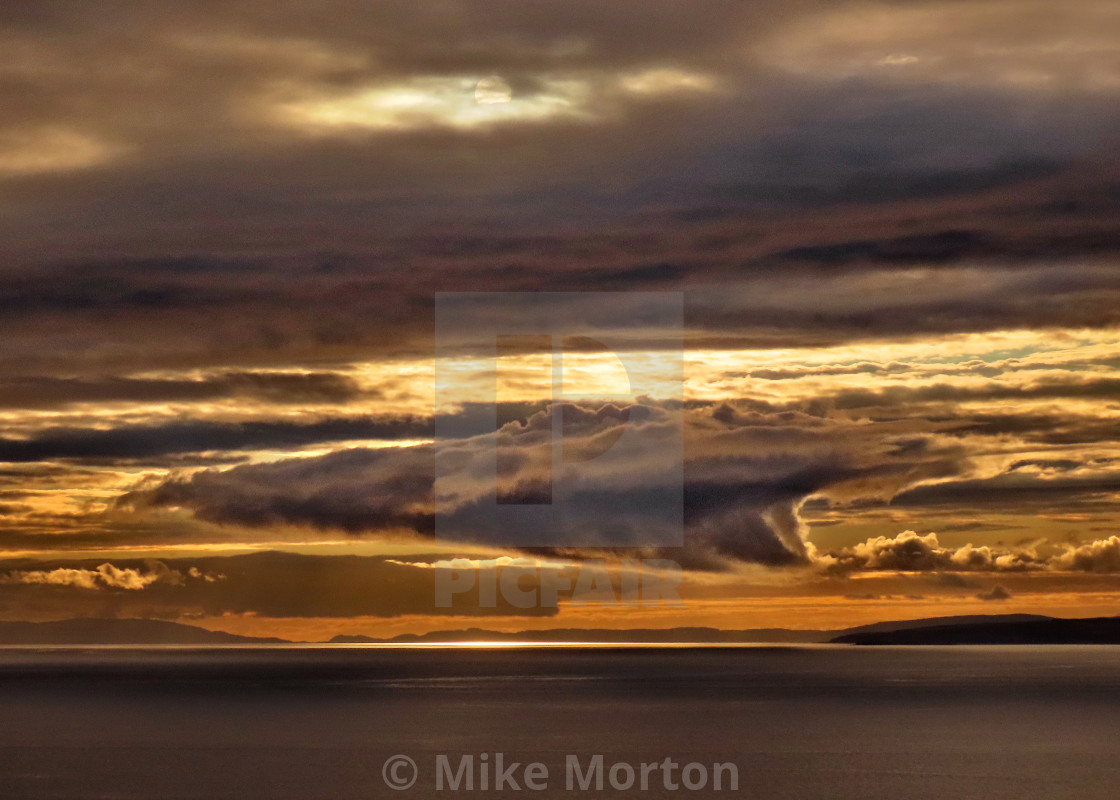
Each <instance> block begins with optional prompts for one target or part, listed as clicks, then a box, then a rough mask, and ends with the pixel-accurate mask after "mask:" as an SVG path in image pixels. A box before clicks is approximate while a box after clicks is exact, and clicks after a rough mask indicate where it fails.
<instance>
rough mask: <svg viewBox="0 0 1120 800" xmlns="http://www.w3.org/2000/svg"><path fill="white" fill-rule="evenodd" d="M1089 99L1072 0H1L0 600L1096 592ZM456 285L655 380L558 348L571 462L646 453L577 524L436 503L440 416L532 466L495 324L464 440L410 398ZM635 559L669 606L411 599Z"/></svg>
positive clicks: (780, 612)
mask: <svg viewBox="0 0 1120 800" xmlns="http://www.w3.org/2000/svg"><path fill="white" fill-rule="evenodd" d="M1118 101H1120V7H1118V6H1117V5H1116V4H1115V3H1110V2H1107V0H1070V2H1065V3H1060V4H1058V3H1052V2H1042V0H1038V1H1037V2H1036V1H1035V0H981V1H979V2H977V1H976V0H968V1H967V2H965V1H963V0H962V1H961V2H951V1H949V0H928V1H926V0H897V1H896V2H843V1H841V2H835V1H830V2H824V0H804V2H802V1H801V0H797V1H796V2H780V3H779V2H745V1H744V0H689V2H682V1H681V0H673V1H671V2H670V1H669V0H640V1H639V0H610V2H591V1H590V0H556V1H555V2H553V1H552V0H539V1H537V2H532V3H526V2H523V1H522V0H504V1H503V0H493V1H488V2H476V3H467V2H454V1H453V0H434V1H433V2H426V3H421V4H417V3H415V2H403V1H402V2H395V1H390V0H386V1H384V2H358V1H357V0H331V1H330V2H321V3H315V4H309V3H306V2H294V1H293V2H285V1H284V0H270V2H268V3H263V2H239V3H233V2H227V0H207V1H206V2H199V3H189V4H188V3H170V2H161V1H160V0H149V1H148V2H143V3H140V2H115V1H114V0H105V2H100V3H96V4H92V3H84V2H79V1H78V0H72V1H71V2H52V0H43V2H37V3H33V4H26V3H3V4H0V321H2V324H3V332H2V340H0V341H2V346H0V555H2V557H3V563H2V564H0V616H2V617H3V618H6V619H51V618H59V617H67V616H75V615H117V616H151V617H159V618H166V619H180V620H184V621H190V622H193V623H195V624H200V625H205V626H207V627H211V628H216V629H217V628H220V629H223V630H232V631H237V632H246V633H268V634H276V635H281V636H293V637H306V638H314V639H318V638H325V637H329V636H330V635H333V634H335V633H340V632H348V633H367V634H374V635H391V634H394V633H400V632H405V631H423V630H431V629H442V628H454V627H467V626H468V625H479V626H485V627H491V628H501V629H505V630H518V629H523V628H530V627H541V626H550V625H558V626H563V627H578V626H586V625H595V626H602V627H653V626H661V625H679V624H688V625H714V626H719V627H725V628H751V627H768V626H776V625H783V626H788V627H802V628H813V627H841V626H844V625H848V624H858V623H863V622H869V621H875V620H880V619H895V618H907V617H922V616H935V615H940V614H954V613H978V612H992V611H993V609H994V610H997V611H1033V612H1040V613H1054V614H1058V615H1065V616H1081V615H1090V614H1111V613H1114V612H1115V609H1116V606H1117V601H1118V600H1120V526H1118V524H1117V523H1118V520H1120V270H1118V269H1117V266H1116V264H1117V258H1118V256H1120V229H1118V228H1117V224H1116V219H1117V212H1118V211H1120V166H1118V163H1120V162H1118V161H1117V159H1116V152H1117V146H1118V145H1120V102H1118ZM460 292H488V293H492V292H501V293H506V292H518V293H524V292H567V293H572V292H578V293H589V294H587V295H586V296H585V297H582V299H580V300H579V302H578V303H577V307H576V308H575V309H574V310H571V314H572V315H573V316H572V317H571V319H574V320H576V321H577V322H580V323H583V324H586V325H590V326H592V329H594V325H593V323H594V322H595V321H596V320H600V321H601V319H602V318H604V317H605V316H607V317H609V316H612V315H613V316H614V317H615V318H617V319H621V320H624V321H625V322H626V324H628V325H637V326H638V327H639V328H640V329H641V332H642V334H643V337H644V338H643V337H637V338H633V339H631V340H629V342H628V345H627V347H628V348H629V350H630V351H631V357H633V358H634V359H637V361H636V362H635V363H647V364H654V365H656V364H658V363H662V362H664V360H665V359H666V358H669V357H670V355H671V354H673V353H675V354H676V357H677V358H678V360H679V362H680V363H681V364H682V365H683V366H682V369H683V385H680V384H678V385H677V386H676V388H675V389H674V387H673V386H671V385H668V384H660V383H658V382H657V381H653V383H652V384H651V385H652V386H653V388H652V389H649V390H648V391H638V390H637V389H636V388H635V386H636V382H635V381H631V382H630V383H626V382H625V381H624V382H623V384H624V385H623V384H619V383H618V381H617V380H615V378H617V374H614V373H612V372H611V370H612V366H611V365H612V363H614V364H617V363H618V362H611V360H610V357H608V356H609V354H605V353H604V352H601V351H599V350H596V348H595V347H582V348H579V347H577V348H574V350H577V351H579V352H574V353H573V354H572V355H571V360H570V361H569V360H567V359H565V370H566V372H565V376H566V378H567V377H569V376H570V378H571V380H572V382H573V384H572V386H571V387H568V386H565V393H564V396H565V397H566V398H570V403H569V405H567V406H566V407H564V408H563V411H562V416H563V433H564V449H565V450H564V451H565V455H567V454H569V448H571V452H577V451H581V449H582V450H592V451H594V450H596V448H599V449H602V448H603V447H606V446H609V445H603V444H602V442H603V441H605V440H610V439H611V437H612V436H614V435H615V434H617V431H616V430H615V429H616V428H619V427H626V426H629V427H630V428H631V429H636V430H641V431H644V432H645V433H647V434H648V436H649V437H652V438H648V439H647V441H648V442H652V443H653V444H654V445H658V443H661V444H660V445H659V446H651V448H650V451H649V452H645V453H643V452H642V450H641V449H640V448H638V449H635V450H632V451H626V452H629V453H630V459H629V462H626V461H625V459H623V461H622V463H620V462H619V460H618V459H616V460H614V461H613V462H611V465H609V466H608V465H605V463H604V464H599V465H598V471H597V472H592V473H586V474H587V475H588V476H590V477H588V478H587V479H586V480H587V486H593V488H594V490H595V491H594V492H592V491H590V489H588V491H587V494H586V496H585V497H584V499H585V501H586V502H585V504H584V505H583V506H582V509H583V514H584V517H581V525H584V526H585V527H587V529H588V531H589V534H591V536H592V538H594V539H597V544H599V545H602V546H604V547H605V548H606V549H588V548H555V547H554V548H550V549H549V550H547V551H544V550H541V549H540V548H534V549H531V550H528V551H527V550H526V549H525V548H519V547H517V546H515V545H517V544H518V542H519V540H518V538H517V536H516V535H514V536H513V537H505V538H502V539H501V541H502V542H504V543H506V544H505V545H503V546H498V545H495V544H494V543H493V542H490V543H489V544H488V543H487V542H485V541H480V537H479V536H478V533H479V531H478V528H479V525H478V524H477V520H475V521H474V522H472V519H474V518H473V517H472V516H471V513H470V510H471V508H473V506H472V503H475V502H476V501H477V500H478V493H479V492H481V491H482V490H481V489H479V488H478V487H477V486H475V487H473V488H472V486H470V485H467V484H466V483H460V484H457V490H456V491H457V492H458V493H457V494H454V496H453V497H452V505H455V504H456V503H457V504H458V505H456V507H455V508H453V509H452V511H451V519H453V524H450V525H445V526H443V527H442V528H441V526H440V525H439V524H438V522H439V519H438V518H439V517H440V515H439V514H437V513H436V511H437V501H436V497H435V494H434V492H433V484H434V480H435V475H434V471H435V467H434V464H435V463H436V450H437V449H438V448H439V447H441V446H447V445H448V442H446V441H443V440H440V441H438V442H433V437H434V436H435V433H436V429H437V428H438V427H439V425H438V424H437V421H436V420H437V413H438V415H439V418H440V419H444V420H448V419H449V420H456V419H457V420H460V421H464V422H463V425H462V426H459V427H458V428H455V426H452V427H453V428H454V429H456V430H460V431H466V432H467V433H464V434H463V436H462V438H461V439H459V440H456V441H453V442H450V445H451V446H453V447H454V448H456V450H455V452H456V453H460V454H462V456H463V458H464V459H469V458H473V457H474V454H477V453H482V452H488V451H489V452H493V451H494V448H504V449H505V451H506V452H507V455H509V456H510V457H509V458H507V459H505V460H503V461H502V464H503V466H502V467H501V470H504V472H503V474H502V481H503V484H502V485H503V486H504V487H505V489H504V490H499V493H501V491H505V490H508V492H510V493H512V494H511V496H512V497H513V499H514V500H518V498H520V499H521V500H525V499H529V500H533V497H534V496H535V494H539V493H540V489H541V487H542V486H545V485H547V483H548V480H550V479H551V478H550V475H549V474H547V472H548V471H547V469H545V467H544V466H542V461H541V459H540V458H539V457H538V456H539V454H540V448H541V447H542V446H547V436H546V437H545V438H544V439H542V438H541V437H542V433H541V432H542V430H545V429H547V428H548V427H549V426H548V423H549V420H550V419H551V416H550V414H551V411H552V409H553V405H551V401H552V398H553V396H554V395H553V394H552V392H551V389H552V387H551V384H550V383H549V381H548V372H547V369H548V368H547V365H546V366H545V372H543V373H542V371H541V369H540V367H541V363H540V358H539V356H540V354H539V352H534V350H533V348H532V347H529V346H527V345H525V343H524V342H522V343H521V344H522V346H515V347H511V348H510V349H508V350H507V351H503V352H502V353H499V355H500V356H501V357H500V358H499V359H498V368H497V373H498V374H499V376H504V377H499V379H498V384H497V385H498V389H499V396H498V398H497V399H498V401H499V407H498V413H497V418H496V419H495V418H494V416H493V414H491V417H490V418H489V419H490V422H491V428H490V429H489V430H486V429H482V430H475V428H473V427H472V425H475V424H476V423H477V417H478V411H479V409H480V408H483V407H484V404H482V403H480V402H479V400H478V398H476V397H474V396H473V395H471V394H470V392H467V391H464V393H463V396H461V397H450V398H448V397H447V396H446V394H444V395H442V396H440V397H439V398H438V404H437V396H436V392H435V391H434V388H433V387H434V381H435V376H436V367H435V361H436V359H435V358H434V357H433V353H434V352H435V350H434V348H435V345H436V341H435V336H434V330H435V321H436V320H435V316H436V295H437V293H441V294H440V296H441V297H444V296H445V295H448V294H453V293H460ZM650 292H657V293H664V294H662V295H660V296H662V297H679V298H681V299H682V300H683V321H684V325H683V330H677V331H676V334H675V335H676V339H675V340H674V338H673V336H671V335H667V332H666V331H665V330H661V329H659V328H658V326H657V325H652V324H646V323H649V320H648V319H645V318H644V317H643V316H642V313H641V310H640V308H639V306H638V305H636V303H635V301H634V299H633V298H635V297H639V296H643V295H645V293H650ZM592 293H593V294H592ZM645 296H648V295H645ZM568 297H569V298H570V297H571V295H569V296H568ZM507 311H508V309H507ZM481 316H482V317H485V316H486V313H485V310H484V313H483V314H482V315H481ZM514 316H516V315H514ZM643 325H644V327H642V326H643ZM511 332H514V333H524V331H521V330H520V329H519V330H518V331H511ZM669 333H672V332H669ZM674 341H675V344H674ZM682 342H683V350H682ZM456 344H457V346H458V349H457V351H456V360H455V361H454V364H455V366H456V368H458V369H460V370H462V373H461V374H465V375H468V376H473V379H478V380H482V382H483V383H485V380H490V381H491V385H494V384H493V376H494V374H495V369H494V368H493V365H491V367H490V368H487V367H486V366H485V363H486V362H485V359H482V360H481V361H480V360H478V359H480V358H482V356H484V355H485V353H483V352H482V351H476V350H472V348H471V346H470V342H469V341H468V340H467V339H463V340H462V341H458V340H457V341H456ZM674 348H675V349H674ZM643 358H644V359H645V361H644V362H643V361H642V359H643ZM623 360H624V361H625V360H626V359H623ZM650 369H655V367H651V368H650ZM542 374H543V375H544V376H545V377H544V380H542V379H541V376H542ZM612 374H614V377H613V378H612ZM480 376H481V377H480ZM632 377H633V376H632ZM612 381H613V382H612ZM467 382H468V383H469V382H470V381H469V380H467ZM476 382H477V381H476ZM670 383H671V382H670ZM569 388H570V391H569ZM557 413H558V414H560V413H561V412H560V411H559V410H558V411H557ZM472 415H473V416H472ZM484 427H485V426H484ZM667 431H669V432H672V431H676V433H677V434H679V438H678V439H677V440H673V441H675V442H676V445H677V446H678V448H681V449H683V457H684V466H683V485H680V486H678V487H677V493H678V495H679V496H680V497H681V498H682V500H683V521H682V522H681V523H680V524H681V526H682V527H683V545H681V546H665V545H664V542H663V541H662V540H661V539H659V538H658V537H657V536H655V535H653V533H652V531H653V530H654V527H653V526H655V525H656V524H657V521H656V520H653V519H652V517H653V516H656V515H655V514H652V513H650V512H651V509H650V504H649V500H650V498H652V497H655V496H657V497H664V496H665V495H664V493H663V492H662V491H661V490H662V489H665V488H666V487H662V486H659V484H658V483H657V476H656V475H655V474H654V473H657V468H656V464H657V463H659V462H657V459H656V456H655V455H651V453H654V452H657V453H664V452H665V447H668V445H665V444H664V443H665V442H667V441H670V440H669V439H665V438H664V437H666V436H669V435H670V434H669V433H666V432H667ZM658 437H662V438H658ZM680 439H683V445H682V444H681V442H680ZM542 442H544V445H542ZM670 443H671V442H670ZM488 449H489V450H488ZM670 449H671V448H670ZM620 452H622V451H620ZM577 455H578V453H577ZM575 460H576V461H579V458H576V459H575ZM593 461H594V459H592V462H593ZM592 462H588V463H592ZM658 474H659V475H660V476H661V477H662V478H664V474H661V473H658ZM678 483H681V481H678ZM585 488H587V487H585ZM668 488H669V489H671V488H672V487H668ZM643 491H644V492H645V494H642V492H643ZM472 492H474V493H475V494H473V495H472ZM618 497H626V498H628V499H629V501H631V502H625V503H620V502H618ZM538 499H539V498H538ZM654 505H655V504H654ZM643 514H645V516H643ZM437 534H438V535H437ZM643 536H645V537H647V538H645V539H643ZM483 538H484V537H483ZM654 545H656V546H654ZM635 555H639V556H657V557H659V558H671V559H673V560H675V561H677V562H678V563H680V564H681V565H682V567H683V568H684V570H685V572H684V580H683V583H682V585H681V594H682V596H683V597H684V598H685V605H684V606H683V607H646V608H635V607H631V606H623V607H610V606H608V605H595V604H593V605H575V604H572V603H570V602H567V601H566V600H564V599H563V598H562V599H561V603H560V605H559V607H558V608H545V609H541V608H534V609H528V610H525V609H518V608H513V607H508V606H506V605H503V604H501V603H499V604H498V605H497V606H496V607H493V608H490V607H482V606H479V605H477V604H476V605H474V606H471V605H469V604H461V605H460V606H457V607H455V608H453V609H439V608H435V607H434V605H433V582H434V580H435V578H434V577H433V576H434V575H436V574H437V573H438V572H439V570H441V569H446V568H447V567H446V565H447V564H449V563H456V564H459V565H460V566H461V565H463V564H469V565H471V567H472V568H474V569H477V570H478V572H479V574H480V575H482V574H484V573H487V572H494V571H500V570H503V569H508V568H510V567H509V565H510V564H511V563H512V564H514V565H516V564H523V563H537V562H535V561H534V562H523V561H518V559H522V558H530V559H536V560H542V559H543V561H542V562H541V563H544V564H545V566H544V567H543V568H544V569H554V568H555V569H561V568H567V567H568V566H571V565H578V564H579V563H581V562H582V561H583V560H584V559H588V558H591V559H603V558H606V559H608V560H609V563H610V564H611V566H610V568H611V569H612V570H625V566H624V565H623V562H617V563H616V562H615V561H614V559H617V558H620V557H632V556H635ZM455 559H459V561H454V560H455ZM509 559H512V562H511V561H509Z"/></svg>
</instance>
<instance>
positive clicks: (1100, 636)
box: [0, 614, 1120, 646]
mask: <svg viewBox="0 0 1120 800" xmlns="http://www.w3.org/2000/svg"><path fill="white" fill-rule="evenodd" d="M330 642H331V643H332V644H440V643H449V644H450V643H461V642H503V643H504V642H512V643H515V642H526V643H559V642H581V643H589V644H628V643H631V644H669V643H685V644H748V643H760V644H812V643H837V644H854V645H906V644H1120V617H1098V618H1093V619H1057V618H1054V617H1044V616H1038V615H1033V614H1003V615H977V616H959V617H933V618H929V619H918V620H900V621H897V622H879V623H876V624H874V625H862V626H860V627H856V628H847V629H844V630H836V631H826V630H790V629H786V628H756V629H750V630H735V631H725V630H719V629H717V628H701V627H697V628H663V629H662V628H643V629H629V630H611V629H583V628H556V629H551V630H539V631H521V632H518V633H502V632H498V631H490V630H485V629H482V628H467V629H465V630H453V631H435V632H432V633H425V634H402V635H400V636H394V637H392V638H390V639H376V638H372V637H369V636H336V637H334V638H333V639H331V640H330ZM98 644H110V645H250V644H251V645H257V644H297V643H296V642H288V641H286V640H284V639H277V638H262V637H254V636H238V635H236V634H232V633H223V632H221V631H210V630H206V629H205V628H199V627H196V626H193V625H184V624H182V623H178V622H165V621H162V620H146V619H68V620H59V621H55V622H0V645H74V646H81V645H98Z"/></svg>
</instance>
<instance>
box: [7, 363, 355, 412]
mask: <svg viewBox="0 0 1120 800" xmlns="http://www.w3.org/2000/svg"><path fill="white" fill-rule="evenodd" d="M363 394H367V395H368V392H363V391H362V390H361V389H360V388H359V386H358V385H357V383H356V382H355V381H354V380H353V379H351V378H348V377H346V376H344V375H340V374H338V373H333V372H320V373H305V374H299V373H288V374H283V373H251V372H226V373H218V374H214V375H209V376H204V377H202V378H199V379H196V380H190V379H185V378H184V379H159V378H125V377H122V378H113V377H108V378H100V379H96V378H51V377H27V378H11V379H8V380H2V379H0V407H7V408H57V407H59V406H66V405H72V404H75V403H158V402H169V401H170V402H175V401H178V402H191V401H204V400H228V399H235V398H236V399H245V400H261V401H265V402H269V403H332V404H339V403H345V402H347V401H352V400H356V399H358V398H359V397H361V396H362V395H363Z"/></svg>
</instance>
